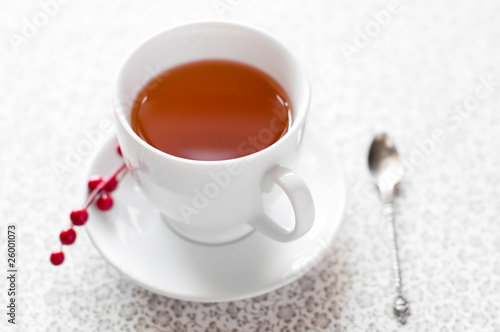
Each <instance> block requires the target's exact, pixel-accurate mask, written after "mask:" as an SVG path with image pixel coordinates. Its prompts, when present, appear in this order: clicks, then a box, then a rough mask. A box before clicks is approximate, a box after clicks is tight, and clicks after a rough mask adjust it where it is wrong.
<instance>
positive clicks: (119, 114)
mask: <svg viewBox="0 0 500 332" xmlns="http://www.w3.org/2000/svg"><path fill="white" fill-rule="evenodd" d="M203 26H206V28H210V27H213V26H218V27H221V26H226V27H233V28H236V29H243V30H247V31H251V32H252V33H257V34H260V36H261V37H264V38H267V39H268V40H271V41H272V42H273V43H274V44H275V45H277V46H278V47H280V48H281V49H283V50H284V51H285V53H286V54H287V55H288V56H289V57H290V58H291V59H292V62H293V65H294V66H295V67H296V68H297V69H298V72H299V73H300V76H301V81H302V82H301V83H300V85H301V89H303V93H304V98H303V102H302V104H301V105H300V106H299V107H302V108H304V109H303V110H302V111H301V112H299V113H298V114H297V117H296V118H295V119H294V121H293V124H292V126H291V127H290V128H289V130H288V131H287V132H286V133H285V134H284V135H283V136H282V137H281V138H280V139H279V140H278V141H276V142H275V143H273V144H271V145H269V146H267V147H265V148H264V149H262V150H259V151H257V152H254V153H251V154H249V155H246V156H242V157H237V158H231V159H223V160H195V159H187V158H182V157H178V156H174V155H172V154H169V153H166V152H164V151H162V150H159V149H157V148H155V147H154V146H152V145H150V144H148V143H147V142H146V141H144V140H143V139H142V138H141V137H139V135H137V133H136V132H135V131H134V130H133V129H132V126H131V125H130V123H129V122H128V121H127V119H126V116H125V112H124V110H123V108H124V105H123V104H122V103H121V102H119V103H117V104H115V103H113V112H114V114H115V120H118V123H119V124H120V125H121V127H122V128H123V129H124V130H125V132H126V133H127V134H128V135H129V136H130V137H132V138H133V139H134V140H135V141H136V142H138V143H139V144H140V145H141V146H142V147H143V148H144V149H146V150H148V151H149V152H151V153H153V154H155V155H157V156H159V157H161V158H164V159H167V160H170V161H172V162H183V163H187V164H190V165H223V164H227V163H234V162H245V161H250V160H252V159H255V158H261V156H264V155H267V154H269V153H271V151H272V150H275V149H277V148H279V146H281V145H283V144H285V141H288V140H290V139H291V137H293V136H294V134H296V133H297V131H299V130H300V128H301V127H302V123H303V122H304V121H305V119H306V117H307V114H308V112H309V108H310V102H311V83H310V80H309V76H308V74H307V71H306V70H305V68H304V66H303V64H302V63H301V62H300V61H298V59H297V58H296V56H295V55H294V53H293V52H292V51H291V50H290V48H289V47H288V46H287V45H285V44H284V43H283V42H281V41H280V40H278V39H277V38H276V37H274V36H273V35H271V34H270V33H268V32H266V31H264V30H262V29H260V28H258V27H255V26H253V25H249V24H242V23H234V22H221V21H211V20H203V21H195V22H190V23H181V24H177V25H174V26H171V27H169V28H167V29H163V30H161V31H159V32H157V33H155V34H154V35H152V36H150V37H148V38H147V39H145V40H143V41H142V42H141V43H139V44H138V45H137V46H136V47H135V48H134V49H133V50H132V51H130V52H129V53H128V54H127V56H126V57H125V58H124V60H122V62H121V63H120V65H119V66H118V70H117V73H116V75H115V79H114V82H113V99H112V100H113V101H116V100H120V99H119V98H118V96H119V95H120V91H119V87H120V84H119V83H120V81H121V80H122V76H123V71H124V69H125V67H126V66H127V64H128V63H129V62H130V61H131V60H132V59H133V57H134V56H135V55H136V53H137V52H139V50H140V49H142V48H144V46H146V45H147V44H149V43H153V42H155V41H156V40H157V39H159V38H161V37H162V36H163V35H164V34H167V33H171V32H173V31H175V30H179V29H189V28H195V27H203ZM295 124H296V125H295Z"/></svg>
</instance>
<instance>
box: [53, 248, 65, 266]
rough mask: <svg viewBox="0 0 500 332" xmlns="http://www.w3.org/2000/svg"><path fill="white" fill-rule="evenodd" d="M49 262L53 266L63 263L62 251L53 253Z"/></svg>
mask: <svg viewBox="0 0 500 332" xmlns="http://www.w3.org/2000/svg"><path fill="white" fill-rule="evenodd" d="M50 262H51V263H52V264H54V265H61V264H62V263H63V262H64V253H63V252H62V250H57V251H53V252H52V254H51V255H50Z"/></svg>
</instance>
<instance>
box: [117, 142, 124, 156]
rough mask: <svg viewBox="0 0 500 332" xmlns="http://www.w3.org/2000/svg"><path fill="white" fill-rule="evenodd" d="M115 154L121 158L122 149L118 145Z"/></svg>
mask: <svg viewBox="0 0 500 332" xmlns="http://www.w3.org/2000/svg"><path fill="white" fill-rule="evenodd" d="M116 152H117V153H118V154H119V155H120V157H123V155H122V148H121V147H120V144H116Z"/></svg>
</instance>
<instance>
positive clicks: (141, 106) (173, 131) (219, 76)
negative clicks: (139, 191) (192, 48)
mask: <svg viewBox="0 0 500 332" xmlns="http://www.w3.org/2000/svg"><path fill="white" fill-rule="evenodd" d="M133 105H134V106H133V109H132V115H131V125H132V129H133V130H134V131H135V132H136V133H137V134H138V135H139V136H140V137H141V138H142V139H143V140H144V141H146V142H147V143H149V144H150V145H152V146H154V147H155V148H157V149H159V150H161V151H164V152H166V153H168V154H171V155H174V156H177V157H181V158H186V159H194V160H224V159H233V158H238V157H243V156H246V155H249V154H252V153H255V152H257V151H260V150H262V149H265V148H266V147H268V146H270V145H272V144H273V143H275V142H276V141H278V140H279V139H280V138H281V137H282V136H283V135H285V133H286V132H287V131H288V128H289V127H290V126H291V121H292V110H291V104H290V100H289V98H288V96H287V94H286V93H285V91H284V90H283V88H282V87H281V86H280V85H279V84H278V83H277V82H276V81H275V80H274V79H273V78H271V77H270V76H269V75H268V74H266V73H264V72H262V71H261V70H259V69H256V68H253V67H251V66H248V65H246V64H243V63H239V62H233V61H227V60H203V61H198V62H192V63H187V64H184V65H181V66H178V67H174V68H171V69H168V70H167V71H165V72H163V73H161V74H160V75H158V76H157V77H155V78H154V79H152V80H151V81H150V82H149V83H148V84H146V85H145V86H144V87H143V88H142V90H141V91H140V92H139V94H138V97H137V98H136V100H135V102H134V104H133Z"/></svg>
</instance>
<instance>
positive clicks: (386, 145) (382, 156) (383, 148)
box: [368, 134, 410, 324]
mask: <svg viewBox="0 0 500 332" xmlns="http://www.w3.org/2000/svg"><path fill="white" fill-rule="evenodd" d="M400 165H401V161H400V160H399V154H398V151H397V150H396V146H395V145H394V142H393V141H392V140H391V139H390V138H389V137H388V136H387V135H386V134H380V135H377V136H376V137H375V138H374V140H373V142H372V144H371V146H370V152H369V154H368V167H369V168H370V172H371V173H372V175H373V178H374V179H375V182H376V184H377V187H378V189H379V191H380V196H381V197H382V201H383V202H384V208H383V210H382V211H383V214H384V217H385V220H386V222H387V227H388V229H389V237H390V240H391V251H392V269H393V272H394V286H395V288H396V299H395V300H394V303H393V311H394V315H395V316H396V318H397V319H398V320H399V322H400V323H401V324H406V319H407V317H408V316H409V315H410V307H409V305H408V301H406V299H405V298H404V296H403V292H402V289H401V270H400V268H399V255H398V244H397V238H396V229H395V224H394V207H393V202H394V197H395V196H396V190H395V189H396V186H397V185H398V184H399V182H401V180H402V178H403V175H402V174H400V172H398V171H399V166H400Z"/></svg>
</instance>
